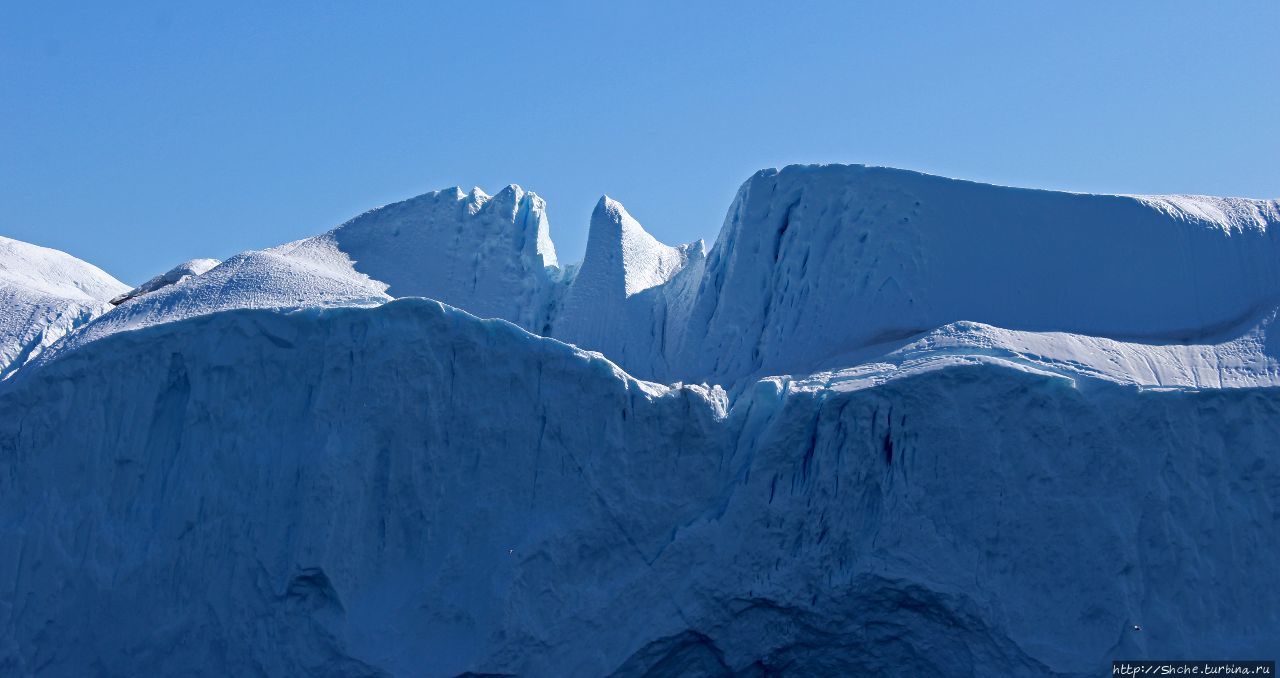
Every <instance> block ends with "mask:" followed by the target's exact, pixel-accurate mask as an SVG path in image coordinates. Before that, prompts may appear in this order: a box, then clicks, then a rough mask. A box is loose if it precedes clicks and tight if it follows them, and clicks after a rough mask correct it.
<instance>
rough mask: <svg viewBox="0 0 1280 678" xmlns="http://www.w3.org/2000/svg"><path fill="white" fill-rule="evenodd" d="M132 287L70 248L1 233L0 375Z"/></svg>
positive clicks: (17, 366) (81, 323)
mask: <svg viewBox="0 0 1280 678" xmlns="http://www.w3.org/2000/svg"><path fill="white" fill-rule="evenodd" d="M127 289H128V287H127V286H125V285H124V284H123V283H121V282H120V281H119V280H116V279H115V278H112V277H111V276H110V275H108V274H107V273H106V272H104V271H103V270H102V269H99V268H97V267H96V266H93V265H92V264H89V263H86V262H84V261H81V260H79V259H77V258H75V257H73V256H71V255H69V254H66V253H65V252H59V251H58V250H54V249H49V248H47V247H39V246H37V245H31V244H28V243H25V242H21V241H19V240H13V239H11V238H5V237H3V236H0V378H4V377H6V376H8V375H9V374H11V373H12V372H13V371H14V370H16V369H18V368H19V367H21V366H22V365H23V364H24V363H26V362H28V361H30V360H31V359H32V358H34V357H35V356H37V355H39V354H40V352H41V351H43V350H44V349H45V348H46V347H48V346H49V345H51V344H53V343H54V342H56V341H57V340H58V339H60V338H61V337H62V336H63V335H65V334H66V333H67V332H69V331H71V330H73V329H75V328H76V327H79V326H80V325H83V324H85V323H86V322H88V321H89V320H91V319H92V318H93V317H95V316H97V315H98V314H100V313H103V312H105V311H106V310H107V309H109V308H110V305H108V304H107V301H108V300H109V299H111V298H112V297H115V296H116V295H118V294H120V293H121V292H123V291H125V290H127Z"/></svg>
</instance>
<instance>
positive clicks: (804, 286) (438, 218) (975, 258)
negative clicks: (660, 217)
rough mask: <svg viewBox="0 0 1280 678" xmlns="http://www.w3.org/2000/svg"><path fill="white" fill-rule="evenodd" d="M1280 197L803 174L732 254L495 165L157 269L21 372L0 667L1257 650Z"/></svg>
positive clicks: (1078, 660) (927, 658)
mask: <svg viewBox="0 0 1280 678" xmlns="http://www.w3.org/2000/svg"><path fill="white" fill-rule="evenodd" d="M1278 225H1280V206H1278V205H1277V203H1276V202H1275V201H1263V200H1244V199H1234V198H1209V197H1199V196H1105V195H1082V194H1070V193H1059V192H1050V191H1032V190H1025V189H1016V188H1006V187H997V186H987V185H982V184H974V183H970V182H964V181H957V180H952V179H944V178H940V177H932V176H928V175H923V174H918V173H914V172H908V171H903V170H894V169H887V168H873V167H862V166H805V167H800V166H794V167H787V168H784V169H782V170H766V171H763V172H760V173H757V174H756V175H755V176H753V177H752V178H751V179H749V180H748V181H747V182H746V183H745V184H743V186H742V188H741V189H740V190H739V192H738V195H737V197H736V198H735V200H734V202H733V205H732V206H731V208H730V210H729V214H728V216H727V217H726V220H725V224H724V228H723V230H722V231H721V233H720V236H719V238H718V239H717V241H716V243H715V245H714V246H713V247H712V249H711V250H710V251H709V252H707V251H705V250H704V248H703V246H702V243H701V242H698V243H693V244H690V245H685V246H681V247H670V246H667V245H665V244H663V243H661V242H658V241H657V240H656V239H654V238H653V237H652V236H650V235H649V234H648V233H646V232H645V231H644V229H643V227H642V226H641V225H640V224H639V223H638V222H637V221H636V220H635V219H634V218H632V217H631V216H630V215H629V214H628V213H627V211H626V210H625V208H624V207H622V206H621V205H620V204H619V203H617V202H616V201H612V200H610V199H608V198H607V197H606V198H603V199H602V200H601V201H600V203H599V205H597V208H596V210H595V212H594V213H593V216H592V222H591V231H590V235H589V243H588V248H587V253H586V257H585V259H584V261H583V262H582V264H581V265H580V266H565V267H561V266H560V265H559V263H558V262H557V260H556V258H555V253H554V247H553V246H552V244H551V240H550V235H549V224H548V220H547V216H546V206H545V204H544V203H543V202H542V201H541V199H539V198H538V197H537V196H536V195H534V194H532V193H527V192H525V191H523V190H522V189H520V188H519V187H515V186H511V187H508V188H507V189H504V190H503V191H501V192H499V193H498V194H497V195H495V196H493V197H489V196H487V195H486V194H484V193H483V192H482V191H480V190H479V189H475V190H473V191H470V192H464V191H462V190H461V189H451V190H447V191H438V192H435V193H428V194H425V195H422V196H418V197H417V198H413V199H410V200H407V201H404V202H400V203H395V204H393V205H388V206H386V207H383V208H379V209H377V210H373V211H370V212H368V213H366V214H364V215H361V216H359V217H356V218H355V219H352V220H351V221H349V222H347V223H345V224H343V225H342V226H339V227H338V228H336V229H334V230H332V231H329V232H328V233H325V234H322V235H319V236H316V237H313V238H308V239H305V240H301V241H298V242H294V243H289V244H286V245H282V246H280V247H276V248H272V249H269V250H264V251H257V252H246V253H244V254H241V255H238V256H236V257H233V258H231V259H229V260H228V261H226V262H223V263H222V264H220V265H217V266H215V267H213V268H211V269H209V270H208V271H206V272H204V273H202V274H199V275H186V273H185V272H183V271H182V270H179V271H176V275H169V274H166V275H165V276H160V277H159V280H160V281H161V282H162V283H163V284H160V285H154V286H152V289H150V290H149V291H147V292H146V293H145V294H139V295H134V296H132V297H131V298H129V299H127V300H125V301H123V302H122V303H121V304H120V305H119V306H118V307H115V308H114V309H112V310H110V311H109V312H106V313H105V314H102V315H101V316H99V317H97V318H96V319H94V320H92V321H91V322H88V323H82V324H83V326H78V328H77V329H75V330H74V331H73V332H71V333H70V334H69V335H68V336H67V337H65V338H64V339H62V340H60V341H58V342H57V343H56V344H55V345H54V348H53V349H52V350H47V351H44V352H43V353H41V354H40V356H39V358H38V359H37V360H34V361H27V362H26V363H25V364H24V365H23V366H22V369H20V370H17V371H16V373H13V374H12V377H11V378H9V379H8V380H7V381H4V382H3V383H0V412H3V413H4V415H5V416H3V417H0V516H3V517H4V520H3V521H0V544H3V545H4V549H5V552H6V553H13V554H16V557H14V558H10V559H5V560H3V562H2V563H0V673H4V674H15V675H35V674H37V673H38V674H41V675H45V674H48V675H75V674H84V673H98V674H129V675H152V674H182V675H228V674H246V673H247V674H265V675H301V674H306V675H344V676H345V675H370V676H374V675H377V676H382V675H397V676H398V675H429V676H453V675H459V674H465V673H467V672H473V673H475V674H516V675H533V676H542V675H620V676H642V675H653V676H658V675H797V676H800V675H850V674H869V675H877V674H912V675H948V676H950V675H1001V676H1024V675H1025V676H1041V675H1097V674H1099V673H1101V672H1104V671H1106V670H1107V667H1108V664H1109V662H1110V661H1111V660H1112V659H1117V658H1129V659H1133V658H1144V657H1151V658H1203V657H1205V656H1215V657H1257V656H1261V657H1267V656H1275V654H1276V653H1277V651H1280V644H1278V643H1280V641H1277V639H1278V638H1280V593H1277V592H1276V590H1275V587H1274V586H1269V585H1268V583H1269V582H1270V581H1271V579H1272V578H1273V577H1272V576H1271V573H1272V572H1274V571H1276V570H1278V569H1280V562H1278V561H1280V529H1277V528H1280V513H1277V511H1276V507H1277V506H1280V471H1278V470H1277V469H1278V467H1277V465H1276V463H1275V460H1274V441H1275V440H1277V439H1278V438H1280V390H1277V387H1278V386H1280V337H1277V334H1276V332H1275V331H1273V326H1274V325H1275V320H1276V315H1277V311H1278V309H1280V302H1278V301H1277V298H1278V296H1280V271H1278V269H1277V266H1278V264H1277V263H1276V262H1277V255H1278V254H1280V252H1277V244H1276V239H1277V238H1278V237H1280V236H1277V235H1276V227H1277V226H1278ZM95 270H96V269H95ZM82 274H83V272H77V271H72V272H70V273H66V274H62V273H59V275H58V276H55V278H57V280H55V281H53V282H51V283H48V284H51V285H62V284H63V283H62V282H58V280H62V279H63V278H65V279H66V280H73V279H75V278H76V276H80V275H82ZM171 278H172V279H173V280H172V281H170V279H171ZM28 286H30V285H28ZM70 286H71V287H75V285H74V284H73V283H71V284H70ZM119 287H122V286H119ZM119 287H117V288H113V289H111V290H103V291H102V293H103V294H104V296H100V297H95V298H97V299H99V303H100V302H101V300H105V299H111V298H113V297H114V296H116V295H119V294H120V293H121V292H122V291H123V290H121V289H119ZM68 289H69V288H68ZM77 289H78V288H77ZM63 292H66V290H63ZM108 292H109V294H108ZM402 297H428V298H430V299H436V300H438V301H430V300H424V299H417V298H410V299H402ZM439 302H444V304H448V305H444V304H441V303H439ZM455 306H456V307H458V308H454V307H455ZM459 309H462V310H459ZM484 318H489V319H484ZM539 334H541V335H545V336H542V337H539V336H537V335H539ZM645 379H648V380H651V381H645ZM657 382H666V383H667V385H663V384H661V383H657ZM683 382H706V383H703V384H698V385H687V384H686V383H683ZM71 385H74V388H72V387H71Z"/></svg>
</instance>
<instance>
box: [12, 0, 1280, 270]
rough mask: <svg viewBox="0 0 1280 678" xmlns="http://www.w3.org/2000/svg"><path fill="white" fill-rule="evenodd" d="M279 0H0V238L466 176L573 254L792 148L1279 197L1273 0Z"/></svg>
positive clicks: (173, 232)
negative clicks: (591, 227) (535, 211)
mask: <svg viewBox="0 0 1280 678" xmlns="http://www.w3.org/2000/svg"><path fill="white" fill-rule="evenodd" d="M108 4H110V5H112V6H110V7H108V6H107V5H108ZM246 4H247V3H246ZM267 4H268V3H264V6H261V7H248V6H246V7H241V8H239V9H227V7H226V6H225V5H224V4H223V3H217V4H215V3H208V4H200V3H184V4H181V5H180V4H179V3H156V4H129V3H119V4H116V3H83V4H66V3H58V2H47V3H22V4H21V6H20V5H19V3H5V4H4V5H3V6H0V234H3V235H8V236H10V237H16V238H19V239H22V240H28V241H31V242H36V243H39V244H43V245H47V246H51V247H57V248H59V249H64V250H66V251H69V252H71V253H72V254H75V255H77V256H80V257H83V258H85V259H88V260H89V261H92V262H93V263H96V264H98V265H100V266H102V267H103V268H105V269H107V270H108V271H109V272H111V273H113V274H115V275H116V276H117V277H119V278H121V279H122V280H124V281H126V282H131V283H136V282H140V281H141V280H143V279H145V278H147V277H149V276H150V275H152V274H154V273H156V272H159V271H162V270H163V269H166V268H168V267H169V266H171V265H173V264H176V263H178V262H179V261H182V260H185V259H189V258H193V257H204V256H212V257H218V258H225V257H227V256H229V255H231V254H234V253H235V252H238V251H241V250H245V249H250V248H259V247H266V246H270V245H274V244H278V243H281V242H285V241H288V240H293V239H296V238H299V237H303V236H307V235H311V234H315V233H319V232H322V231H324V230H327V229H328V228H330V227H332V226H334V225H336V224H338V223H340V222H341V221H344V220H345V219H346V218H348V217H350V216H353V215H355V214H357V213H359V212H362V211H364V210H365V209H368V208H370V207H373V206H376V205H379V204H383V203H386V202H390V201H394V200H397V199H401V198H405V197H409V196H411V195H415V194H417V193H422V192H425V191H427V190H432V189H437V188H444V187H447V186H453V185H462V186H464V187H470V186H472V185H479V186H481V187H483V188H485V189H486V190H488V191H490V192H494V191H496V190H498V189H499V188H501V187H502V186H504V185H506V184H508V183H519V184H521V185H523V186H524V187H526V188H528V189H531V190H534V191H537V192H538V193H539V194H541V195H542V196H543V197H545V198H546V199H547V200H548V203H549V211H550V216H551V220H552V233H553V236H554V237H555V240H556V245H557V248H558V249H559V251H560V252H561V258H562V260H566V261H569V260H576V259H577V258H579V257H580V256H581V253H582V250H583V247H584V245H585V240H586V229H587V220H588V217H589V215H590V211H591V208H592V207H593V206H594V204H595V201H596V199H597V198H598V197H599V195H600V194H602V193H608V194H609V195H611V196H613V197H615V198H617V199H619V200H621V201H622V202H623V203H624V204H626V205H627V207H628V209H629V210H630V211H631V212H632V214H634V215H635V216H636V217H637V218H638V219H639V220H640V221H641V222H642V223H643V224H644V225H645V227H646V228H648V229H649V230H650V231H651V232H653V233H654V234H655V235H656V236H658V237H659V238H660V239H662V240H665V241H668V242H682V241H688V240H693V239H695V238H699V237H702V238H706V239H707V240H708V243H709V244H710V241H712V240H713V239H714V238H715V235H716V233H717V232H718V231H719V228H720V224H721V221H722V220H723V217H724V212H725V210H726V208H727V207H728V204H729V201H730V200H731V199H732V197H733V193H734V191H735V190H736V189H737V186H738V185H739V184H740V183H741V182H742V181H743V180H744V179H746V178H747V176H749V175H750V174H751V173H752V172H753V171H755V170H756V169H759V168H762V167H773V166H781V165H784V164H789V163H796V162H860V163H869V164H881V165H891V166H897V167H907V168H912V169H918V170H922V171H926V172H932V173H937V174H943V175H947V176H956V177H962V178H967V179H975V180H981V181H990V182H995V183H1002V184H1012V185H1021V186H1034V187H1044V188H1061V189H1068V190H1078V191H1094V192H1146V193H1155V192H1193V193H1209V194H1229V195H1244V196H1249V197H1280V165H1278V164H1277V162H1276V158H1278V157H1280V114H1278V111H1280V40H1277V39H1276V29H1277V27H1278V26H1280V2H1276V1H1275V0H1267V1H1265V2H1213V3H1202V2H1178V1H1172V0H1171V1H1168V2H1052V3H1051V2H1005V3H996V2H973V3H954V2H918V3H917V2H895V3H888V2H885V3H875V4H872V3H854V2H788V3H751V2H735V3H713V2H672V3H666V2H645V3H638V2H637V3H600V2H582V3H571V2H546V3H533V2H529V3H503V2H488V3H483V4H480V3H477V4H472V5H464V4H462V3H459V4H457V5H443V4H440V5H434V4H433V5H428V4H427V3H412V4H410V3H406V4H400V5H397V4H393V3H354V2H352V3H323V2H315V3H299V4H297V5H290V4H270V5H269V6H266V5H267Z"/></svg>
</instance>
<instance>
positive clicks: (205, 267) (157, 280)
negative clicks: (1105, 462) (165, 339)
mask: <svg viewBox="0 0 1280 678" xmlns="http://www.w3.org/2000/svg"><path fill="white" fill-rule="evenodd" d="M221 263H222V262H221V261H219V260H217V259H192V260H190V261H184V262H182V263H181V264H178V265H177V266H174V267H173V268H171V269H169V270H168V271H166V272H164V273H161V274H160V275H158V276H156V277H154V278H152V279H150V280H148V281H146V282H144V283H142V284H141V285H138V286H137V287H135V288H133V289H131V290H129V291H128V292H126V293H124V294H121V295H119V296H117V297H115V298H113V299H112V300H111V303H112V304H115V305H117V306H118V305H120V304H123V303H124V302H126V301H128V300H130V299H133V298H135V297H140V296H142V295H144V294H148V293H150V292H154V291H156V290H158V289H161V288H164V287H168V286H170V285H176V284H178V283H180V282H182V281H184V280H186V279H188V278H194V277H196V276H198V275H203V274H205V273H207V272H208V271H209V270H210V269H212V268H213V267H214V266H217V265H218V264H221Z"/></svg>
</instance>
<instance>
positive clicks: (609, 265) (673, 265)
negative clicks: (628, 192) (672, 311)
mask: <svg viewBox="0 0 1280 678" xmlns="http://www.w3.org/2000/svg"><path fill="white" fill-rule="evenodd" d="M685 261H686V254H685V253H684V252H683V251H682V250H680V249H678V248H675V247H670V246H667V245H664V244H662V243H661V242H658V240H657V239H656V238H654V237H653V236H651V235H649V234H648V233H647V232H646V231H645V230H644V227H642V226H641V225H640V222H638V221H636V220H635V219H634V218H632V216H631V215H630V214H628V213H627V210H626V208H625V207H623V206H622V203H620V202H618V201H616V200H614V199H612V198H610V197H609V196H607V195H606V196H601V198H600V202H598V203H596V208H595V211H594V212H592V214H591V230H590V232H589V233H588V234H587V252H586V256H585V257H584V258H583V260H582V270H581V272H580V273H579V274H578V279H579V281H583V282H586V281H590V283H591V284H592V285H594V286H598V288H599V291H600V292H603V293H604V294H607V295H610V296H614V295H617V296H623V297H629V296H631V295H633V294H636V293H637V292H642V291H644V290H646V289H649V288H650V287H653V286H655V285H661V284H663V283H665V282H667V281H668V280H670V279H671V276H673V275H675V274H676V273H677V272H678V271H679V270H680V269H681V268H682V267H683V266H684V264H685Z"/></svg>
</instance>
